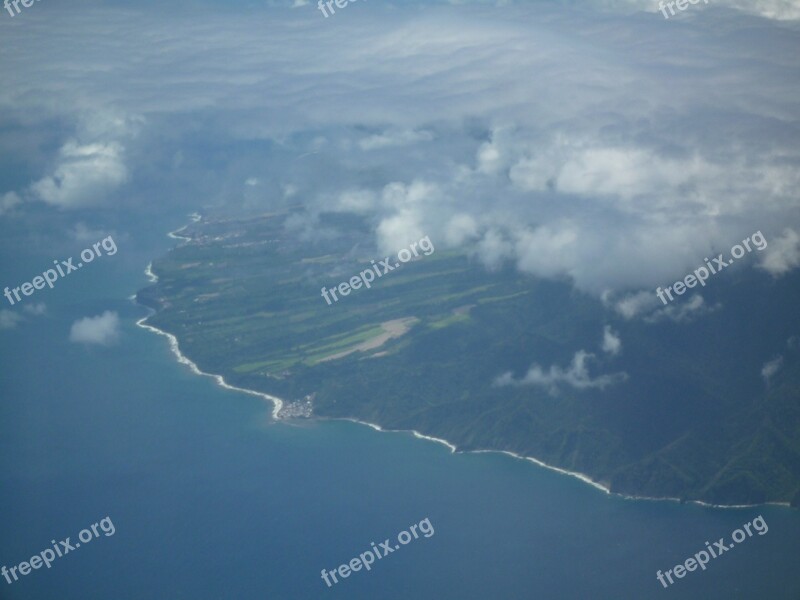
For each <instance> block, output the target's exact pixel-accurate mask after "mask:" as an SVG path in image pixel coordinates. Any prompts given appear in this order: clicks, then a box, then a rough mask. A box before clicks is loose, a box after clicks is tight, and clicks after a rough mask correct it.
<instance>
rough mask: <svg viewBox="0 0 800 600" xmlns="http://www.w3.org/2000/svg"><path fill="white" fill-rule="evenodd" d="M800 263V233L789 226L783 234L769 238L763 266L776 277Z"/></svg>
mask: <svg viewBox="0 0 800 600" xmlns="http://www.w3.org/2000/svg"><path fill="white" fill-rule="evenodd" d="M798 265H800V234H798V233H797V232H796V231H794V230H793V229H790V228H787V229H785V230H784V232H783V235H781V236H779V237H777V238H774V239H772V240H769V246H768V247H767V248H766V249H765V250H764V256H763V257H762V258H761V268H762V269H764V270H765V271H767V272H768V273H769V274H770V275H772V276H774V277H780V276H781V275H785V274H786V273H788V272H789V271H791V270H792V269H794V268H795V267H797V266H798Z"/></svg>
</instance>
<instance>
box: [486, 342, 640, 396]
mask: <svg viewBox="0 0 800 600" xmlns="http://www.w3.org/2000/svg"><path fill="white" fill-rule="evenodd" d="M593 358H594V354H591V353H588V352H585V351H584V350H578V351H577V352H576V353H575V356H574V357H573V358H572V363H571V364H570V366H569V367H568V368H566V369H562V368H561V367H559V366H557V365H552V366H551V367H550V368H549V369H548V370H546V371H545V370H544V369H543V368H542V367H540V366H539V365H537V364H533V365H532V366H531V368H530V369H528V372H527V373H526V374H525V376H524V377H523V378H522V379H515V378H514V376H513V374H512V373H511V372H510V371H509V372H507V373H503V374H502V375H500V376H499V377H498V378H497V379H495V381H494V384H495V385H497V386H507V385H514V386H523V385H533V386H538V387H544V388H546V389H547V391H548V392H549V393H550V394H551V395H555V394H557V393H558V389H559V386H560V385H562V384H563V385H566V386H569V387H572V388H575V389H578V390H586V389H592V388H595V389H601V390H602V389H604V388H606V387H608V386H610V385H614V384H617V383H622V382H623V381H626V380H627V379H628V375H627V373H622V372H620V373H612V374H607V375H599V376H597V377H594V378H593V377H592V376H591V375H590V374H589V369H588V367H587V365H586V363H587V361H588V360H589V359H593Z"/></svg>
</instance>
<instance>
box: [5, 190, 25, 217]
mask: <svg viewBox="0 0 800 600" xmlns="http://www.w3.org/2000/svg"><path fill="white" fill-rule="evenodd" d="M20 202H22V199H21V198H20V197H19V195H18V194H17V193H16V192H6V193H5V194H2V195H0V217H2V216H3V215H4V214H6V213H9V212H11V211H12V210H13V209H14V207H15V206H17V205H18V204H20Z"/></svg>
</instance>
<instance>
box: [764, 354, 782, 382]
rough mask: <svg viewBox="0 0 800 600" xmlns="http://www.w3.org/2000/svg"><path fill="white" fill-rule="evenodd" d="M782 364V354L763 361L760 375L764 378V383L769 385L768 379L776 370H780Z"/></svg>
mask: <svg viewBox="0 0 800 600" xmlns="http://www.w3.org/2000/svg"><path fill="white" fill-rule="evenodd" d="M782 366H783V357H782V356H777V357H776V358H773V359H772V360H770V361H768V362H766V363H764V366H763V367H761V377H763V378H764V383H766V384H767V385H769V382H770V379H772V377H773V376H774V375H775V374H776V373H777V372H778V371H780V370H781V367H782Z"/></svg>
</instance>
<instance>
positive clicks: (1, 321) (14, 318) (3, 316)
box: [0, 309, 22, 329]
mask: <svg viewBox="0 0 800 600" xmlns="http://www.w3.org/2000/svg"><path fill="white" fill-rule="evenodd" d="M20 321H22V316H21V315H19V314H17V313H15V312H14V311H13V310H6V309H2V310H0V329H14V327H16V326H17V325H18V324H19V322H20Z"/></svg>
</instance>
